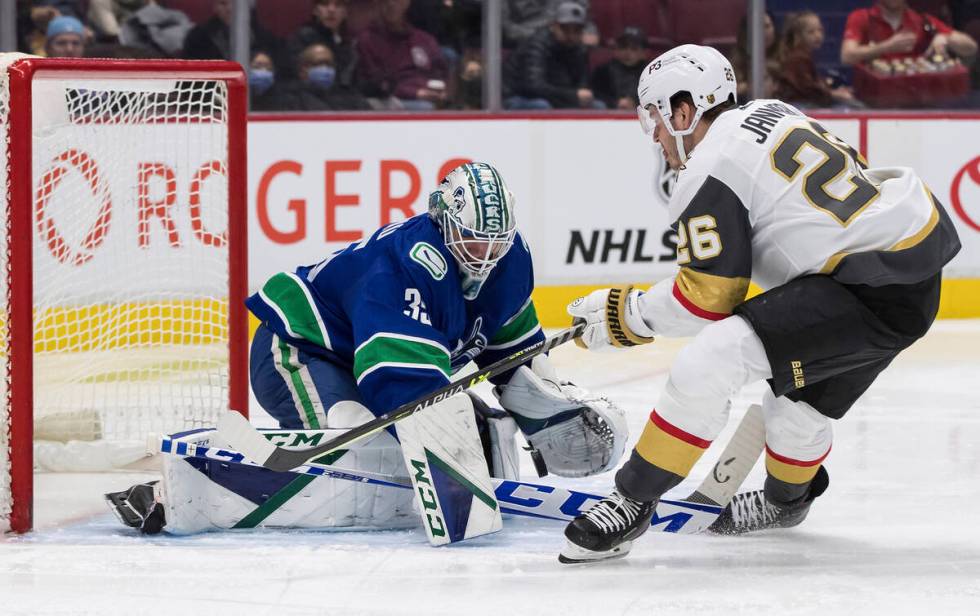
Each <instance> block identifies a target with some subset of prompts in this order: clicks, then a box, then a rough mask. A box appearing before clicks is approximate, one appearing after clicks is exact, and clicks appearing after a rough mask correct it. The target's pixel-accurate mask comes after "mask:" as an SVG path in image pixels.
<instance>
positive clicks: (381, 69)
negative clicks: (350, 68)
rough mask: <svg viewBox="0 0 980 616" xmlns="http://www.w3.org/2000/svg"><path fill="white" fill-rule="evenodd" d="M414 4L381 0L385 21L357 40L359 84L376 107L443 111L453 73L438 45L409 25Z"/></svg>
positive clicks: (378, 22)
mask: <svg viewBox="0 0 980 616" xmlns="http://www.w3.org/2000/svg"><path fill="white" fill-rule="evenodd" d="M410 1H411V0H381V14H380V19H379V20H378V21H376V22H375V23H373V24H371V25H370V26H368V28H367V29H365V30H364V32H362V33H361V34H360V36H359V37H358V39H357V50H358V56H359V59H358V67H357V74H358V83H359V84H360V87H361V91H362V92H363V93H364V95H365V96H368V97H373V98H375V99H376V101H377V103H376V104H377V106H379V107H385V108H403V109H411V110H416V111H420V110H429V109H435V108H437V107H442V106H443V105H444V104H445V103H446V101H447V91H446V80H447V78H448V70H447V65H446V60H445V58H444V57H443V55H442V51H441V50H440V48H439V43H437V42H436V39H435V38H433V37H432V35H431V34H429V33H427V32H423V31H422V30H419V29H418V28H416V27H414V26H412V25H411V24H409V23H408V20H407V19H406V17H405V14H406V13H407V12H408V6H409V3H410Z"/></svg>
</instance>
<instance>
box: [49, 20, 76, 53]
mask: <svg viewBox="0 0 980 616" xmlns="http://www.w3.org/2000/svg"><path fill="white" fill-rule="evenodd" d="M46 36H47V39H46V41H45V43H44V52H45V54H46V55H47V56H48V57H49V58H81V57H82V56H84V55H85V26H83V25H82V22H80V21H78V20H77V19H75V18H74V17H69V16H67V15H62V16H60V17H55V18H54V19H52V20H51V21H50V22H49V23H48V30H47V33H46Z"/></svg>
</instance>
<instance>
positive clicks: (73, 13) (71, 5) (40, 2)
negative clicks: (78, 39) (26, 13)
mask: <svg viewBox="0 0 980 616" xmlns="http://www.w3.org/2000/svg"><path fill="white" fill-rule="evenodd" d="M80 4H81V3H80V0H34V6H35V7H37V8H50V9H54V11H55V12H56V13H57V14H58V15H62V16H64V17H74V18H75V19H77V20H78V21H79V22H81V21H82V17H83V16H84V13H83V11H82V10H81V7H80V6H79V5H80Z"/></svg>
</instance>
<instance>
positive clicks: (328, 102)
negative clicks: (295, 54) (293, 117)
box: [286, 43, 371, 111]
mask: <svg viewBox="0 0 980 616" xmlns="http://www.w3.org/2000/svg"><path fill="white" fill-rule="evenodd" d="M336 64H337V63H336V60H335V59H334V55H333V51H332V50H331V49H330V48H329V47H327V46H326V45H323V44H320V43H314V44H313V45H310V46H309V47H307V48H306V49H304V50H303V51H302V52H301V53H300V56H299V81H298V82H296V83H295V84H293V87H292V89H291V91H290V93H289V94H288V95H287V96H288V99H289V102H288V103H287V105H286V108H287V109H290V110H294V111H340V110H345V109H365V110H366V109H370V108H371V107H370V106H369V105H368V103H367V101H366V100H365V99H364V97H363V96H362V95H361V93H360V92H358V91H357V90H355V89H354V88H353V87H351V86H348V85H346V84H342V83H340V82H338V81H337V69H336Z"/></svg>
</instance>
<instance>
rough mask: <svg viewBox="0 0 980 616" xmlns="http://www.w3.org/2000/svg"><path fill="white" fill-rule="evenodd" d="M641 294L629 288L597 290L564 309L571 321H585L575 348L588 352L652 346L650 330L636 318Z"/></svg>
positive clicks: (638, 312) (643, 322) (640, 319)
mask: <svg viewBox="0 0 980 616" xmlns="http://www.w3.org/2000/svg"><path fill="white" fill-rule="evenodd" d="M640 295H642V292H641V291H638V290H635V289H634V288H633V287H632V286H629V287H613V288H611V289H599V290H598V291H593V292H592V293H589V294H588V295H586V296H584V297H579V298H578V299H576V300H575V301H573V302H572V303H571V304H569V305H568V308H567V310H568V314H570V315H572V316H573V317H574V318H575V321H576V322H578V321H585V331H583V332H582V336H581V337H579V338H576V339H575V344H577V345H578V346H580V347H585V348H587V349H591V350H601V349H607V348H609V347H631V346H637V345H640V344H646V343H648V342H653V334H654V332H653V330H652V329H650V326H649V325H647V324H646V322H645V321H644V320H643V316H642V315H641V314H640V306H639V298H640Z"/></svg>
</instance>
